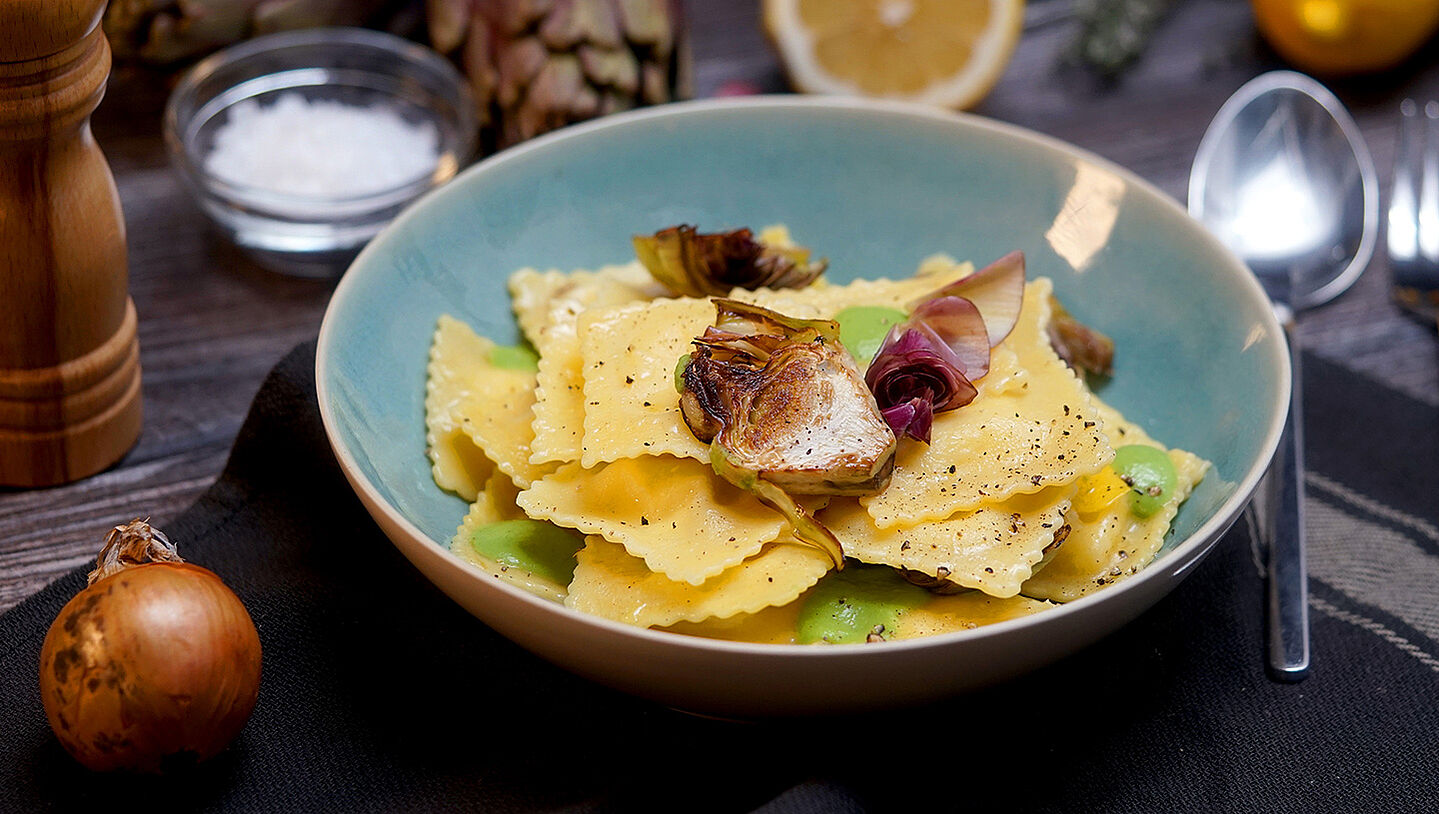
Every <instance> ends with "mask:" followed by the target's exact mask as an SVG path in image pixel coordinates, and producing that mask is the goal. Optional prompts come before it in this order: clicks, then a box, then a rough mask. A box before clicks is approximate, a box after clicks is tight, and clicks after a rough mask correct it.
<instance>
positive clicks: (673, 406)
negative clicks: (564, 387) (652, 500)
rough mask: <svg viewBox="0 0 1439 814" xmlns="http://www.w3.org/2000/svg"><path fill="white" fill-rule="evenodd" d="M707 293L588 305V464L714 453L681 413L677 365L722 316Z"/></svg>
mask: <svg viewBox="0 0 1439 814" xmlns="http://www.w3.org/2000/svg"><path fill="white" fill-rule="evenodd" d="M714 319H715V308H714V305H713V304H712V303H710V301H709V300H707V299H697V298H693V297H685V298H680V299H672V300H656V301H654V302H650V303H643V304H636V305H626V306H621V307H618V308H606V309H599V310H595V311H587V312H585V313H584V314H583V315H582V316H581V318H580V326H579V332H580V358H581V360H582V367H583V372H584V402H585V404H584V406H585V418H584V429H585V434H584V444H583V451H582V454H581V455H580V462H581V463H582V464H584V465H585V466H586V467H591V466H594V465H595V464H599V463H606V462H609V461H615V460H619V459H621V458H635V457H639V456H641V455H660V454H669V455H675V456H678V457H687V458H695V459H698V460H705V461H707V460H709V446H708V445H707V444H702V443H700V442H699V441H698V440H696V439H695V437H694V434H693V433H691V432H690V430H689V427H688V426H687V425H686V424H685V421H684V416H683V415H682V414H681V413H680V406H679V405H680V394H679V391H677V390H676V389H675V384H674V381H675V366H676V365H677V364H678V363H679V360H680V357H681V356H684V355H685V354H687V353H689V352H690V350H691V343H692V342H693V341H694V338H695V337H696V336H699V335H700V334H702V333H704V330H705V328H706V327H708V326H709V325H710V324H711V323H713V322H714Z"/></svg>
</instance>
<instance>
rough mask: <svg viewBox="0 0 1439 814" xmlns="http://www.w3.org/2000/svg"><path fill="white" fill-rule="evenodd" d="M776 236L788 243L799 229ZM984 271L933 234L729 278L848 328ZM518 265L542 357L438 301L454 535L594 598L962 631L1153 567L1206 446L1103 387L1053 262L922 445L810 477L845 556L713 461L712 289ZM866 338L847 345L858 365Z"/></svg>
mask: <svg viewBox="0 0 1439 814" xmlns="http://www.w3.org/2000/svg"><path fill="white" fill-rule="evenodd" d="M765 239H768V240H770V241H771V242H772V243H773V244H774V245H784V246H789V245H792V243H791V242H790V238H789V236H788V234H787V233H786V232H784V231H783V230H775V229H772V230H767V231H766V232H765V233H764V234H763V235H762V236H761V241H763V240H765ZM973 273H974V271H973V266H971V265H970V264H968V263H960V262H957V261H955V260H953V259H951V258H949V257H948V256H946V255H935V256H932V257H930V258H928V259H926V260H925V261H924V262H923V263H922V264H921V265H920V268H919V270H918V271H917V273H916V274H915V275H913V276H911V277H907V278H901V279H897V280H889V279H876V280H857V281H855V282H852V283H849V284H845V285H835V284H831V283H828V282H826V281H825V280H824V279H823V278H821V279H819V280H816V281H814V282H812V283H810V284H809V285H807V286H805V287H802V288H774V289H767V288H759V289H756V290H753V291H751V290H744V289H735V290H733V291H731V292H730V293H729V296H730V297H732V298H733V299H734V300H737V301H741V302H746V303H753V304H755V305H758V306H761V307H763V308H767V309H770V310H772V311H774V312H776V313H779V314H783V315H785V316H786V317H792V318H796V319H809V320H813V319H820V320H837V321H838V322H839V323H840V324H839V328H840V333H841V334H843V333H844V330H845V329H846V328H847V327H848V325H847V323H846V320H847V316H846V315H847V313H848V312H849V311H850V310H853V309H855V308H870V309H874V308H879V309H887V310H888V311H890V312H893V313H895V314H896V315H897V316H896V319H900V320H902V319H904V318H905V316H906V314H907V313H909V312H910V310H911V309H913V308H914V307H915V306H916V305H917V304H918V303H920V302H923V301H925V299H926V298H927V297H929V296H932V295H933V294H934V292H937V291H940V290H942V289H945V288H946V287H947V286H950V285H951V284H953V283H956V282H957V281H962V280H965V279H966V278H967V277H969V276H970V275H972V274H973ZM509 287H510V291H511V294H512V296H513V303H514V310H515V314H516V321H517V324H518V325H519V327H520V328H521V333H522V334H523V336H524V337H525V339H526V342H527V344H528V346H529V349H530V350H532V351H533V356H537V357H538V361H537V362H534V363H533V364H531V365H528V366H525V365H514V364H506V363H505V360H507V359H509V360H513V359H515V358H522V357H523V356H525V353H524V352H519V351H516V349H507V348H503V347H500V346H496V345H495V344H494V343H493V342H490V341H489V340H487V339H485V338H483V337H478V336H475V335H474V333H473V332H472V331H470V330H469V329H468V326H465V325H464V324H463V323H462V322H460V321H459V320H457V319H454V318H452V317H448V316H446V317H442V318H441V320H440V323H439V326H438V328H437V330H436V334H435V341H434V344H433V346H432V348H431V364H430V367H429V370H428V380H427V399H426V420H427V443H428V447H429V448H428V452H429V455H430V457H431V461H432V464H433V467H432V468H433V472H434V478H435V482H436V483H437V485H439V486H440V487H442V488H444V489H447V490H449V491H452V492H454V493H455V494H457V495H459V496H460V497H462V498H464V499H465V500H467V501H469V502H470V503H471V508H470V511H469V512H468V513H467V514H466V516H465V519H464V522H463V523H462V524H461V526H460V528H459V529H457V531H456V534H455V537H454V539H453V540H452V541H451V547H452V549H453V550H454V551H455V553H456V554H457V555H458V556H460V557H461V559H463V560H464V561H466V562H468V563H470V564H471V565H474V566H475V567H477V568H478V569H480V570H481V571H482V572H484V573H487V574H490V575H492V576H494V577H496V578H498V579H501V580H503V581H504V582H506V584H509V585H513V586H517V587H519V588H521V589H524V590H529V591H531V592H533V593H537V594H539V595H541V596H544V597H546V598H549V599H552V600H555V601H558V602H563V603H564V604H566V605H567V606H568V607H570V608H572V609H575V610H577V611H580V612H584V613H589V614H593V615H597V616H601V617H605V618H608V619H612V620H615V621H620V622H624V623H627V624H634V625H639V626H643V627H655V628H659V629H664V630H670V631H674V632H676V633H684V634H687V635H698V636H712V637H717V638H728V639H737V640H743V641H752V642H769V643H781V644H795V643H813V642H829V643H844V642H851V641H854V642H873V641H883V640H889V639H894V638H908V637H912V636H922V635H935V634H941V633H946V632H952V631H961V630H967V629H970V628H973V627H975V626H978V625H983V624H988V623H992V622H996V621H1002V620H1006V619H1013V618H1018V617H1022V616H1027V615H1030V614H1033V613H1040V612H1043V611H1044V610H1045V609H1047V608H1050V607H1054V606H1055V604H1056V603H1062V602H1066V601H1070V600H1072V599H1076V598H1079V597H1080V596H1084V595H1086V594H1087V593H1089V592H1092V591H1093V590H1097V589H1099V588H1101V587H1103V586H1104V585H1106V584H1109V583H1111V582H1113V581H1116V580H1118V579H1123V578H1126V577H1128V576H1130V575H1132V574H1134V573H1137V572H1138V571H1139V570H1140V569H1142V568H1143V567H1144V566H1145V565H1147V564H1148V562H1149V561H1150V560H1152V559H1153V557H1154V556H1155V555H1156V554H1157V552H1158V551H1159V550H1160V549H1161V547H1162V545H1163V542H1164V539H1165V537H1166V535H1167V533H1168V530H1169V527H1170V524H1171V523H1172V521H1173V519H1174V517H1175V515H1176V513H1177V512H1178V510H1179V506H1180V504H1181V503H1182V502H1183V500H1184V499H1185V498H1186V497H1187V496H1188V494H1189V493H1190V491H1191V490H1192V489H1193V488H1194V486H1195V484H1197V483H1198V482H1199V480H1200V479H1201V478H1202V477H1203V476H1204V474H1205V471H1206V468H1207V464H1206V462H1204V461H1203V460H1202V459H1201V458H1199V457H1197V456H1195V455H1192V454H1191V453H1188V452H1185V451H1183V450H1171V449H1167V448H1165V447H1163V446H1162V445H1161V444H1159V443H1158V442H1157V441H1155V440H1154V439H1152V438H1150V437H1149V436H1148V435H1147V434H1145V433H1144V430H1143V429H1142V428H1141V427H1140V426H1139V425H1138V424H1135V423H1133V422H1130V421H1128V420H1127V419H1125V418H1124V416H1122V415H1121V414H1120V413H1119V412H1118V411H1116V410H1114V409H1113V408H1111V407H1109V406H1108V405H1106V404H1104V403H1103V402H1101V401H1100V400H1099V399H1098V398H1097V397H1096V396H1095V395H1094V394H1093V393H1092V392H1091V391H1090V389H1089V387H1088V386H1087V382H1086V381H1085V378H1084V376H1083V375H1082V374H1080V373H1076V371H1075V370H1073V369H1072V368H1071V367H1070V366H1069V365H1068V364H1067V363H1066V362H1065V361H1064V360H1063V358H1061V356H1060V354H1059V353H1057V352H1056V348H1055V347H1054V345H1053V342H1054V341H1055V340H1053V339H1052V338H1051V336H1050V323H1051V320H1052V319H1053V318H1054V313H1055V312H1054V308H1055V307H1056V306H1055V305H1054V302H1055V301H1054V299H1053V287H1052V285H1051V283H1050V281H1049V280H1047V279H1044V278H1037V279H1034V280H1031V281H1029V282H1027V283H1024V284H1023V289H1022V292H1023V293H1022V298H1021V300H1022V302H1021V305H1020V307H1019V310H1018V315H1017V318H1016V321H1015V325H1014V328H1013V329H1012V330H1011V331H1009V333H1008V335H1007V336H1006V337H1005V338H1004V340H1003V341H1002V342H999V344H997V345H995V346H994V347H993V348H992V349H991V351H990V360H989V365H988V371H987V373H985V374H984V375H983V376H982V377H979V378H977V380H976V382H975V385H976V388H977V391H976V396H975V397H974V398H973V400H972V401H970V402H969V403H968V404H965V405H964V406H962V407H959V408H958V409H952V410H949V411H946V412H940V413H938V414H936V415H935V416H934V420H933V425H932V432H931V435H930V439H929V442H928V443H923V442H920V441H917V440H914V439H911V438H902V439H901V440H900V442H899V444H898V449H897V452H896V454H895V456H894V464H893V474H892V475H891V476H890V477H889V478H888V481H887V483H885V484H884V486H883V488H882V489H878V490H876V491H874V492H873V493H870V494H867V495H864V496H860V497H848V496H845V497H839V496H836V497H830V496H825V495H816V496H795V498H796V500H797V505H798V506H800V507H801V509H800V511H801V514H802V515H803V516H805V517H808V518H810V519H811V520H812V521H813V522H816V523H818V524H820V525H821V526H822V527H823V528H824V529H825V530H826V531H827V532H828V533H830V534H832V535H833V536H834V538H835V539H836V540H837V541H838V542H839V545H840V547H841V549H842V551H843V555H844V560H843V563H842V564H843V566H844V567H843V568H837V567H836V565H837V563H836V562H835V561H834V560H833V559H832V558H831V556H830V554H827V553H826V552H825V551H823V550H821V549H820V548H818V547H815V546H813V545H811V544H808V543H806V542H805V540H804V539H803V535H801V534H799V533H798V531H797V529H796V527H794V526H792V525H791V522H790V521H791V520H792V519H794V518H793V517H792V516H787V515H786V514H785V513H782V512H780V511H777V510H776V509H775V508H774V506H773V504H772V503H771V502H769V501H767V500H765V499H763V496H762V495H761V494H759V493H752V492H751V491H748V490H747V489H746V488H743V487H742V486H736V485H735V484H734V483H731V482H730V481H728V480H726V479H725V478H722V477H720V476H719V475H718V474H717V473H716V471H715V469H713V468H712V467H711V465H710V463H711V457H712V455H711V453H712V445H711V444H709V443H705V442H702V441H700V440H699V439H697V438H696V437H695V435H694V433H693V432H691V430H690V428H689V425H688V423H687V421H686V419H685V416H684V415H683V413H682V410H681V407H680V396H681V389H682V385H681V383H680V381H679V376H678V369H677V365H683V364H684V362H683V359H684V358H685V357H686V356H687V354H690V353H691V352H692V351H693V349H694V347H695V345H694V341H695V339H696V338H697V337H699V336H701V335H703V334H704V333H705V331H706V329H707V328H709V327H710V326H712V325H713V324H714V323H715V320H716V308H715V305H714V303H713V302H712V301H711V299H710V298H707V297H697V296H685V295H681V294H680V293H678V292H675V291H672V290H669V289H668V288H666V287H665V286H664V285H661V284H660V283H658V282H657V281H656V280H655V279H651V278H650V277H649V276H648V273H647V272H646V270H645V268H644V266H642V265H640V264H639V263H636V262H631V263H625V264H620V265H612V266H605V267H602V268H600V269H599V270H597V271H585V270H579V271H573V272H561V271H555V270H551V271H545V272H540V271H536V270H534V269H522V270H520V271H518V272H516V273H515V274H514V275H513V276H512V277H511V280H510V285H509ZM844 341H845V342H846V343H847V342H849V341H850V340H849V339H848V338H846V339H845V340H844ZM994 341H997V338H996V339H995V340H994ZM878 344H879V343H878V340H876V342H875V346H878ZM844 347H846V348H847V347H848V346H847V345H845V346H844ZM509 351H516V352H515V353H508V355H507V352H509ZM870 362H871V359H869V358H856V359H854V363H855V366H856V368H857V369H858V370H860V371H863V370H865V369H866V368H867V366H868V365H869V364H870ZM1135 445H1144V446H1149V447H1152V448H1154V449H1156V450H1160V451H1162V453H1163V455H1164V456H1166V460H1168V461H1169V462H1170V464H1171V465H1172V468H1173V470H1174V473H1175V474H1174V476H1173V477H1172V478H1171V479H1170V481H1166V484H1167V486H1166V487H1165V489H1166V490H1165V491H1162V492H1161V493H1159V496H1158V497H1153V496H1151V497H1150V498H1148V501H1149V504H1155V505H1156V506H1157V509H1156V508H1154V507H1153V506H1151V507H1150V508H1149V509H1147V510H1146V512H1145V513H1144V514H1143V516H1140V515H1139V514H1138V513H1137V509H1134V508H1133V507H1132V504H1131V502H1130V501H1129V500H1128V499H1126V496H1127V495H1128V493H1129V492H1137V491H1138V490H1139V489H1140V488H1141V487H1143V486H1144V484H1138V485H1135V484H1133V483H1131V480H1132V479H1131V478H1130V473H1128V472H1119V471H1116V469H1115V467H1116V465H1117V462H1116V458H1115V450H1116V448H1119V447H1123V446H1135ZM1126 479H1130V480H1126ZM1116 483H1119V484H1120V485H1119V486H1117V487H1116V486H1115V484H1116ZM1149 504H1146V506H1148V505H1149ZM795 522H796V523H798V522H799V521H798V520H795ZM527 558H531V559H527Z"/></svg>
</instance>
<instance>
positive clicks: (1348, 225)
mask: <svg viewBox="0 0 1439 814" xmlns="http://www.w3.org/2000/svg"><path fill="white" fill-rule="evenodd" d="M1189 212H1190V214H1191V215H1193V216H1194V217H1195V218H1197V219H1198V220H1199V221H1201V222H1202V223H1204V225H1205V226H1207V227H1208V228H1209V230H1210V231H1211V232H1213V233H1214V235H1215V236H1216V237H1218V238H1219V239H1220V240H1221V241H1223V242H1224V244H1225V245H1227V246H1229V247H1230V248H1231V249H1232V250H1233V251H1234V253H1235V254H1237V255H1239V258H1240V259H1241V260H1243V261H1244V262H1245V263H1246V264H1248V266H1249V268H1250V269H1251V270H1252V271H1253V272H1254V273H1255V275H1256V276H1258V277H1259V280H1260V282H1261V283H1262V284H1263V285H1264V288H1265V291H1266V292H1268V294H1269V295H1270V298H1271V299H1275V300H1277V301H1279V302H1280V303H1283V304H1285V305H1288V306H1290V307H1292V308H1294V309H1295V310H1303V309H1306V308H1312V307H1314V306H1317V305H1322V304H1323V303H1326V302H1328V301H1330V300H1332V299H1334V298H1335V297H1337V296H1339V295H1340V294H1341V293H1343V292H1344V291H1345V290H1346V289H1348V288H1349V286H1351V285H1353V284H1354V281H1355V280H1357V279H1358V278H1359V275H1360V274H1361V273H1362V272H1363V271H1364V269H1365V267H1367V266H1368V265H1369V261H1370V260H1371V259H1372V258H1373V256H1374V249H1375V246H1376V244H1377V239H1378V234H1379V185H1378V180H1377V175H1376V174H1375V171H1374V162H1373V160H1372V159H1371V158H1370V155H1369V151H1368V149H1367V148H1366V147H1365V145H1364V139H1363V136H1362V135H1361V134H1360V133H1359V128H1358V127H1357V126H1356V125H1355V124H1354V120H1353V119H1352V118H1350V116H1349V114H1348V113H1347V112H1346V111H1345V110H1344V106H1343V105H1342V104H1341V103H1340V102H1339V100H1338V99H1336V98H1335V97H1334V94H1332V93H1330V92H1329V91H1328V90H1327V89H1326V88H1325V87H1324V86H1323V85H1321V84H1319V83H1318V82H1316V81H1315V80H1313V79H1311V78H1309V77H1307V76H1305V75H1303V74H1299V73H1294V72H1292V71H1272V72H1270V73H1266V74H1263V75H1261V76H1259V77H1256V78H1255V79H1253V80H1251V81H1249V82H1248V83H1246V84H1245V85H1244V86H1243V87H1241V88H1240V89H1239V90H1238V91H1236V92H1235V93H1234V95H1233V96H1231V97H1230V98H1229V100H1228V101H1226V102H1225V103H1224V106H1223V107H1221V108H1220V109H1219V112H1218V113H1217V114H1215V117H1214V120H1213V122H1212V123H1211V124H1210V126H1209V129H1208V130H1207V131H1206V132H1205V134H1204V138H1203V140H1202V141H1201V142H1200V144H1199V150H1198V152H1197V153H1196V154H1195V158H1194V165H1193V168H1192V170H1191V172H1190V175H1189ZM1291 273H1292V274H1293V275H1294V279H1293V284H1294V285H1295V286H1296V288H1294V289H1293V290H1292V291H1291V290H1290V287H1289V286H1290V280H1289V276H1290V274H1291Z"/></svg>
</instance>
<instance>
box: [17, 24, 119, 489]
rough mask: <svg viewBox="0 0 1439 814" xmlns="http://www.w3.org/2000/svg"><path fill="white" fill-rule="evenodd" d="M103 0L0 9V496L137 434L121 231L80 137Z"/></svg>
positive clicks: (98, 51) (95, 86)
mask: <svg viewBox="0 0 1439 814" xmlns="http://www.w3.org/2000/svg"><path fill="white" fill-rule="evenodd" d="M104 10H105V0H0V486H27V487H28V486H48V485H53V484H58V483H65V482H68V481H73V480H77V479H79V478H83V477H86V476H87V475H92V474H94V473H96V472H99V471H100V470H102V469H104V468H106V467H107V466H109V465H110V464H112V463H114V462H115V461H117V460H119V458H120V457H121V456H122V455H124V454H125V452H126V451H127V450H128V449H130V447H131V446H133V445H134V443H135V439H136V438H137V437H138V436H139V434H140V347H139V343H138V342H137V341H136V337H135V305H134V303H133V302H131V301H130V297H129V294H128V293H127V283H128V281H127V271H126V259H125V222H124V219H123V217H122V215H121V213H120V198H119V195H118V194H117V193H116V191H115V179H114V177H113V176H111V174H110V167H109V165H108V164H107V163H106V162H105V156H104V155H103V154H102V153H101V152H100V148H99V146H97V145H96V144H95V139H94V137H93V136H92V135H91V133H90V114H91V113H92V112H93V111H94V110H95V107H96V105H98V104H99V103H100V97H101V96H103V95H104V92H105V82H106V80H107V79H108V78H109V74H110V46H109V43H108V42H106V40H105V35H104V32H103V31H102V30H101V29H100V17H101V15H102V14H103V13H104Z"/></svg>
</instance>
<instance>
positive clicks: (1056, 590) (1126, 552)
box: [1021, 399, 1209, 602]
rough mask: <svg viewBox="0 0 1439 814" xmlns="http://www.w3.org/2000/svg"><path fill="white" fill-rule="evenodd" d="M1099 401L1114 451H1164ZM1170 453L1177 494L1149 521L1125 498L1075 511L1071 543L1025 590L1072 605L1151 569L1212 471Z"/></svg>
mask: <svg viewBox="0 0 1439 814" xmlns="http://www.w3.org/2000/svg"><path fill="white" fill-rule="evenodd" d="M1095 401H1096V406H1097V407H1098V409H1099V412H1100V415H1101V416H1102V417H1103V418H1104V420H1105V423H1106V425H1107V426H1109V427H1111V430H1110V433H1111V434H1112V435H1113V436H1114V437H1115V439H1116V440H1115V442H1114V443H1115V445H1116V446H1120V445H1123V444H1147V445H1149V446H1152V447H1156V448H1158V449H1165V447H1164V445H1163V444H1160V443H1159V442H1158V441H1155V440H1154V439H1153V438H1150V437H1149V435H1148V433H1146V432H1145V431H1144V430H1143V428H1141V427H1140V426H1139V425H1138V424H1135V423H1133V422H1131V421H1127V420H1125V419H1124V417H1123V416H1121V415H1120V414H1119V413H1118V411H1116V410H1114V409H1113V408H1111V407H1109V406H1108V405H1106V404H1103V403H1102V402H1099V400H1098V399H1096V400H1095ZM1166 454H1168V456H1169V460H1170V462H1171V463H1173V464H1174V471H1175V473H1176V475H1177V476H1178V483H1177V484H1176V486H1175V490H1174V494H1172V495H1171V496H1170V497H1169V500H1168V501H1167V502H1166V503H1165V504H1164V506H1163V507H1162V508H1161V509H1160V510H1159V511H1157V512H1155V513H1154V514H1152V515H1150V516H1149V517H1139V516H1137V515H1135V514H1134V513H1132V512H1131V511H1130V510H1129V502H1128V501H1127V500H1125V499H1123V498H1121V499H1119V500H1116V501H1114V502H1113V503H1111V504H1110V505H1109V506H1108V507H1106V509H1105V510H1103V511H1101V512H1099V513H1096V514H1092V515H1086V514H1084V513H1081V512H1073V513H1072V514H1071V518H1072V519H1071V527H1070V533H1069V537H1068V539H1066V540H1065V541H1064V544H1063V545H1061V546H1060V547H1059V549H1058V550H1057V551H1056V552H1055V553H1054V556H1053V557H1052V558H1051V560H1050V561H1049V562H1048V563H1047V564H1046V565H1045V566H1044V568H1043V569H1041V570H1040V571H1039V573H1037V574H1035V575H1034V576H1033V577H1031V578H1030V579H1029V580H1028V581H1026V582H1025V583H1024V586H1023V587H1022V588H1021V591H1022V592H1023V593H1024V594H1025V595H1026V596H1031V597H1035V598H1038V599H1049V600H1053V601H1055V602H1069V601H1072V600H1075V599H1079V598H1080V597H1082V596H1086V595H1088V594H1090V593H1093V592H1094V591H1097V590H1099V589H1100V588H1103V587H1104V586H1106V585H1110V584H1113V583H1115V582H1119V581H1121V580H1123V579H1127V578H1129V577H1131V576H1134V575H1135V574H1137V573H1139V571H1140V570H1142V569H1143V568H1144V567H1145V566H1147V565H1149V563H1150V562H1152V561H1153V560H1154V557H1155V555H1157V554H1158V553H1159V550H1160V549H1161V548H1163V547H1164V539H1165V537H1166V535H1167V534H1168V532H1169V526H1170V524H1171V523H1173V522H1174V517H1175V515H1177V514H1178V513H1179V507H1180V505H1181V504H1182V503H1183V502H1184V501H1185V500H1186V499H1187V498H1188V497H1189V494H1190V492H1191V491H1192V490H1193V489H1194V486H1195V485H1196V484H1197V483H1199V481H1200V480H1202V479H1203V478H1204V475H1205V473H1206V472H1207V471H1208V468H1209V463H1208V462H1207V461H1205V460H1204V459H1202V458H1200V457H1199V456H1197V455H1194V454H1193V453H1189V452H1185V451H1183V450H1177V449H1169V450H1166Z"/></svg>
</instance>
